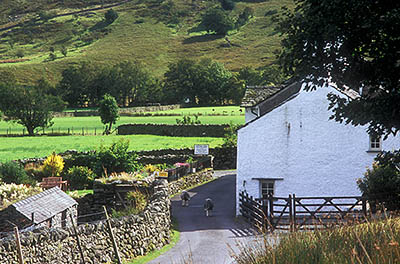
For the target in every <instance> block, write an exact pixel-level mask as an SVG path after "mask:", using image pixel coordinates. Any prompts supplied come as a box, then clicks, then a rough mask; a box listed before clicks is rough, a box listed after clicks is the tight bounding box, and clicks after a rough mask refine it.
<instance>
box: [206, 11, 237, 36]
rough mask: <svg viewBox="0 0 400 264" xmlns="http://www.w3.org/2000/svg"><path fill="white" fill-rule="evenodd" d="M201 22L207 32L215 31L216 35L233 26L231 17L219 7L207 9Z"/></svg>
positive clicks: (223, 33)
mask: <svg viewBox="0 0 400 264" xmlns="http://www.w3.org/2000/svg"><path fill="white" fill-rule="evenodd" d="M201 23H202V25H203V26H204V28H205V29H206V30H207V32H209V33H210V32H215V33H216V34H218V35H226V33H228V31H229V30H232V29H233V28H234V22H233V20H232V18H231V17H230V16H229V14H228V13H226V12H225V11H224V10H222V9H220V8H212V9H209V10H207V12H206V13H205V14H204V16H203V19H202V22H201Z"/></svg>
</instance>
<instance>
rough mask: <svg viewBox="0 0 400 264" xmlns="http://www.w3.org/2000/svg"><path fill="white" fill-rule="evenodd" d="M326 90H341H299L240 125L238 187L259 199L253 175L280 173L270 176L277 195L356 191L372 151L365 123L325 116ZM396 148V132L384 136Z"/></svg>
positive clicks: (388, 145) (385, 144)
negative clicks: (245, 124) (353, 123)
mask: <svg viewBox="0 0 400 264" xmlns="http://www.w3.org/2000/svg"><path fill="white" fill-rule="evenodd" d="M329 92H332V93H335V94H340V95H342V94H341V93H339V92H338V91H337V90H335V89H333V88H332V87H326V88H319V89H317V90H316V91H312V92H305V91H301V92H300V94H299V95H298V96H297V97H295V98H294V99H292V100H290V101H288V102H286V103H284V104H282V105H280V106H279V107H277V108H275V109H274V110H272V111H271V112H269V113H267V114H266V115H264V116H262V117H261V118H259V119H258V120H256V121H254V122H252V123H249V124H248V125H247V126H245V127H243V128H241V129H240V130H239V132H238V158H237V168H238V169H237V179H236V181H237V182H236V186H237V187H236V190H237V192H240V191H242V190H246V191H247V192H248V193H249V194H250V195H252V196H254V197H256V198H258V197H260V188H259V181H258V180H252V178H282V179H283V180H278V181H275V195H276V196H284V197H287V196H288V195H289V194H291V193H294V194H296V195H297V196H339V195H340V196H351V195H360V194H361V193H360V191H359V189H358V187H357V184H356V181H357V179H358V178H362V177H363V174H364V172H365V171H366V167H368V166H371V164H372V162H373V159H374V157H375V156H376V154H377V153H376V152H368V149H369V135H368V133H367V131H366V129H367V127H366V126H358V127H354V126H352V125H345V124H340V123H337V122H335V121H333V120H329V117H330V115H331V112H330V111H328V105H329V101H328V100H327V97H326V96H327V94H328V93H329ZM342 96H344V95H342ZM398 148H400V137H396V138H394V137H389V138H388V139H387V140H385V141H383V149H384V150H393V149H398ZM244 181H246V182H245V184H244ZM237 200H238V196H237ZM237 205H238V201H237ZM237 213H238V210H237Z"/></svg>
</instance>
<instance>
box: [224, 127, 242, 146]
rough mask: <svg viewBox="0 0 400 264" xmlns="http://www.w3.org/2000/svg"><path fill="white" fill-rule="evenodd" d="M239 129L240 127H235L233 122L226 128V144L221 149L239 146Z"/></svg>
mask: <svg viewBox="0 0 400 264" xmlns="http://www.w3.org/2000/svg"><path fill="white" fill-rule="evenodd" d="M239 128H240V125H235V124H233V123H232V122H231V123H230V124H229V127H227V128H225V132H226V133H225V135H224V143H222V145H221V147H224V148H232V147H236V146H237V130H238V129H239Z"/></svg>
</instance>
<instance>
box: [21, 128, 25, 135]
mask: <svg viewBox="0 0 400 264" xmlns="http://www.w3.org/2000/svg"><path fill="white" fill-rule="evenodd" d="M22 135H23V136H25V128H23V129H22Z"/></svg>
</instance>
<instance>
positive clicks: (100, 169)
mask: <svg viewBox="0 0 400 264" xmlns="http://www.w3.org/2000/svg"><path fill="white" fill-rule="evenodd" d="M128 148H129V140H127V139H120V140H119V141H117V142H114V143H112V144H111V146H109V147H104V146H100V150H99V151H98V152H97V157H96V173H97V175H104V174H108V173H112V172H132V171H135V170H136V169H138V168H139V167H140V165H139V164H138V162H137V155H136V154H134V153H132V152H130V153H128Z"/></svg>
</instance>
